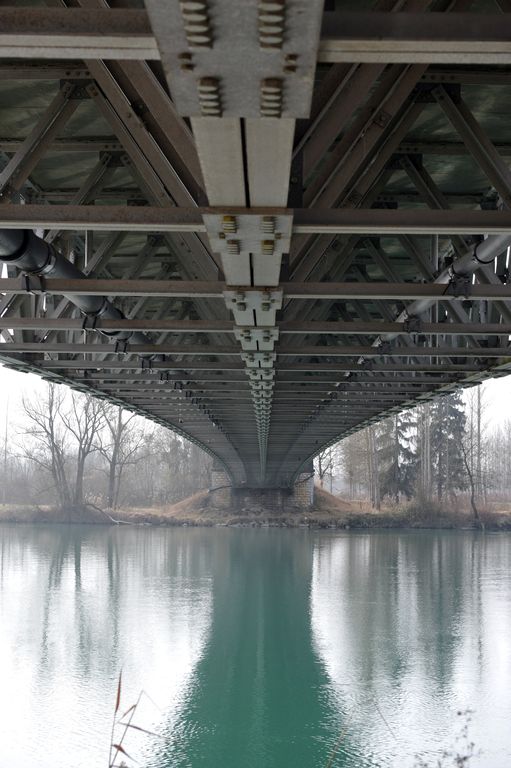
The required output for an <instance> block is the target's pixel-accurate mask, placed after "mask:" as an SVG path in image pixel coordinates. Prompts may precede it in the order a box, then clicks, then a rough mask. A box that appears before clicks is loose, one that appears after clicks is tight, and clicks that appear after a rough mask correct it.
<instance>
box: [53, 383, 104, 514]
mask: <svg viewBox="0 0 511 768" xmlns="http://www.w3.org/2000/svg"><path fill="white" fill-rule="evenodd" d="M61 419H62V423H63V424H64V426H65V427H66V429H67V430H68V432H69V433H70V434H71V435H72V436H73V437H74V443H75V445H74V448H75V450H76V464H75V482H74V488H73V495H72V502H73V506H75V507H80V506H81V505H82V504H83V478H84V474H85V462H86V461H87V458H88V456H89V455H90V454H91V453H92V452H93V451H95V450H96V437H97V435H98V433H99V431H100V430H101V428H102V426H103V421H104V416H103V409H102V404H101V402H100V401H99V400H97V399H96V398H95V397H92V395H89V394H86V395H80V394H76V393H75V392H73V393H72V394H71V403H70V408H69V410H68V411H65V410H62V412H61Z"/></svg>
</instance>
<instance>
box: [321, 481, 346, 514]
mask: <svg viewBox="0 0 511 768" xmlns="http://www.w3.org/2000/svg"><path fill="white" fill-rule="evenodd" d="M313 512H326V513H334V514H338V515H341V514H343V513H344V514H352V513H353V512H356V509H355V506H354V505H353V504H352V503H351V502H349V501H344V499H340V498H339V497H338V496H334V495H333V494H332V493H328V491H325V489H324V488H318V486H316V493H315V498H314V508H313Z"/></svg>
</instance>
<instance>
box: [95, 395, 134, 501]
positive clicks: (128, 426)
mask: <svg viewBox="0 0 511 768" xmlns="http://www.w3.org/2000/svg"><path fill="white" fill-rule="evenodd" d="M102 410H103V418H104V426H105V429H104V430H103V431H102V432H101V433H100V434H99V435H98V441H97V446H98V450H99V451H100V453H101V455H102V456H103V458H104V459H105V461H106V465H107V476H108V486H107V498H106V502H107V507H109V508H111V509H115V508H116V507H117V506H118V503H119V490H120V485H121V479H122V475H123V472H124V469H125V468H126V466H127V465H128V464H134V463H136V462H137V460H140V459H141V456H140V454H139V453H138V452H139V448H140V446H141V445H142V442H143V440H144V431H143V430H142V429H138V428H137V422H136V414H134V413H132V414H131V415H128V414H127V412H126V411H123V409H122V408H119V407H118V406H114V405H103V406H102Z"/></svg>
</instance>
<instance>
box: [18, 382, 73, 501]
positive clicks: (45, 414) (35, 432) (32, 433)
mask: <svg viewBox="0 0 511 768" xmlns="http://www.w3.org/2000/svg"><path fill="white" fill-rule="evenodd" d="M64 397H65V396H64V393H63V392H62V390H61V389H59V388H57V386H56V385H55V384H48V385H47V389H46V393H45V395H44V397H41V398H38V399H34V400H30V399H28V398H25V397H24V398H23V401H22V402H23V409H24V411H25V414H26V416H27V417H28V420H29V427H28V429H27V430H26V431H25V435H26V436H28V437H30V438H31V440H29V441H28V442H27V441H25V442H24V444H23V446H22V452H23V455H24V456H25V457H26V458H27V459H28V460H29V461H31V462H34V463H35V464H37V465H38V466H39V467H42V468H43V469H44V470H46V471H47V472H49V473H50V475H51V477H52V480H53V485H54V488H55V491H56V494H57V497H58V499H59V502H60V505H61V506H62V507H64V508H65V507H69V506H71V504H72V493H71V489H70V485H69V480H68V466H67V462H66V456H67V454H68V450H69V439H68V437H69V436H68V434H67V433H66V431H65V429H64V428H63V425H62V419H61V414H62V410H63V406H64Z"/></svg>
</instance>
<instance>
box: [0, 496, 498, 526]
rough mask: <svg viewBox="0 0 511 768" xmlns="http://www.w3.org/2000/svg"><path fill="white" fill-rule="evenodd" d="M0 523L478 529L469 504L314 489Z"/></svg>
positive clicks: (494, 510) (491, 515) (19, 510)
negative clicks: (245, 504)
mask: <svg viewBox="0 0 511 768" xmlns="http://www.w3.org/2000/svg"><path fill="white" fill-rule="evenodd" d="M481 521H482V523H483V524H484V527H485V529H486V530H492V531H505V530H511V502H507V503H506V502H502V503H499V504H496V503H495V502H494V503H492V504H491V507H490V508H489V509H486V510H481ZM0 522H10V523H95V524H106V525H126V524H127V525H156V526H158V525H160V526H162V525H163V526H206V527H212V526H225V527H264V528H267V527H275V528H323V529H341V530H368V529H406V528H409V529H414V530H416V529H431V528H439V529H445V530H449V529H451V530H455V529H457V530H463V529H472V528H477V527H478V526H477V525H475V522H474V518H473V516H472V514H471V513H470V511H469V510H468V509H463V507H462V505H460V506H459V508H457V509H456V508H453V506H450V507H449V508H447V507H445V508H442V507H439V506H438V505H435V504H430V505H428V506H424V505H423V506H419V505H418V504H416V503H415V504H408V505H403V506H402V507H385V508H383V509H382V510H380V511H376V510H372V509H370V508H368V506H367V505H366V504H364V503H362V502H349V501H345V500H343V499H340V498H338V497H336V496H332V495H331V494H330V493H328V492H327V491H324V490H322V489H320V488H317V489H316V500H315V504H314V508H313V509H312V510H309V511H306V512H304V511H300V510H292V511H285V512H275V511H272V512H269V511H267V510H261V511H260V512H253V511H251V512H250V513H249V512H247V511H244V510H241V511H240V510H235V509H224V508H219V507H217V506H215V504H214V496H213V495H212V494H209V493H208V492H207V491H200V492H199V493H196V494H194V495H193V496H190V497H189V498H187V499H183V501H180V502H178V503H177V504H173V505H169V506H163V507H147V508H141V507H125V508H123V509H118V510H115V511H112V510H101V509H99V508H98V507H95V506H93V505H87V506H85V507H83V508H80V509H75V510H61V509H56V508H52V507H37V508H34V507H30V506H21V505H18V506H12V505H10V506H9V505H4V506H2V505H0Z"/></svg>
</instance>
